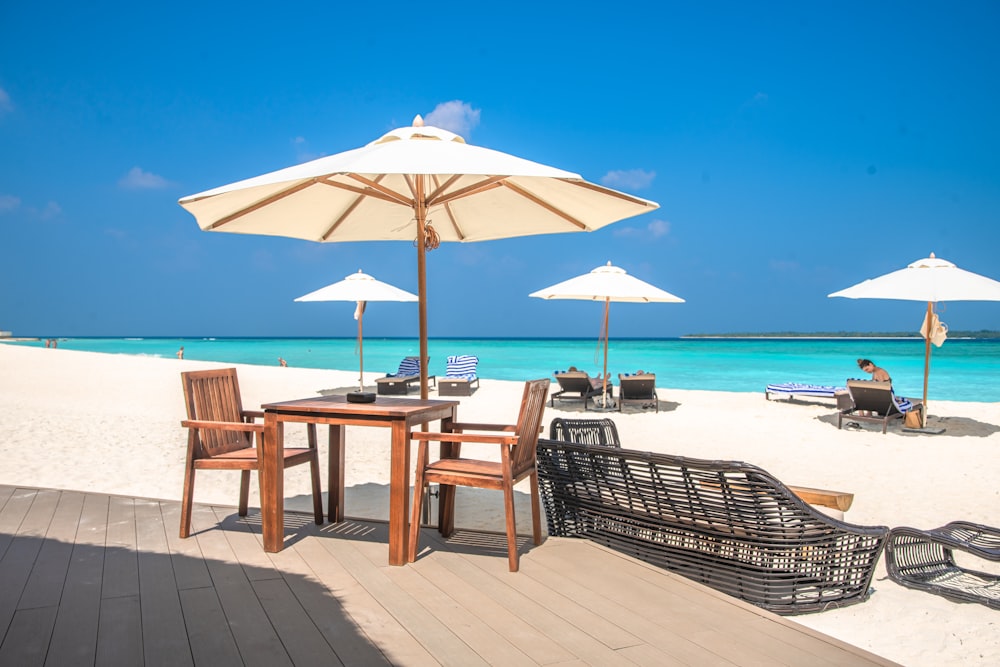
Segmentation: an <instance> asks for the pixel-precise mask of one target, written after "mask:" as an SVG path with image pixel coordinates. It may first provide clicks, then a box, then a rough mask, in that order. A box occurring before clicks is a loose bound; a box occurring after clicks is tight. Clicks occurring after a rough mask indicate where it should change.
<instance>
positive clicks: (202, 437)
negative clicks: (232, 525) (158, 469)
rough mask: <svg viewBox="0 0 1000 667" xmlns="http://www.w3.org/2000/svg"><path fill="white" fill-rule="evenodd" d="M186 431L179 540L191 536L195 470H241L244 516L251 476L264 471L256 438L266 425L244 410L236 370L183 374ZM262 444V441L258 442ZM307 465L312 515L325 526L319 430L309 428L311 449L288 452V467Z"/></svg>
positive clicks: (225, 369) (286, 452)
mask: <svg viewBox="0 0 1000 667" xmlns="http://www.w3.org/2000/svg"><path fill="white" fill-rule="evenodd" d="M181 383H182V384H183V385H184V404H185V405H186V407H187V415H188V418H187V419H186V420H184V421H182V422H181V426H184V427H187V429H188V448H187V464H186V468H185V470H184V495H183V496H182V499H181V532H180V535H181V537H182V538H183V537H188V536H189V535H190V534H191V505H192V503H193V501H194V476H195V471H196V470H240V471H241V472H242V476H241V479H240V505H239V513H240V516H246V515H247V502H248V499H249V496H250V471H251V470H260V467H261V461H260V459H259V452H260V449H259V447H254V446H253V445H254V434H257V438H261V437H263V433H264V425H263V424H258V423H254V419H255V418H263V416H264V413H263V412H259V411H251V410H244V409H243V403H242V401H241V400H240V387H239V383H238V382H237V380H236V369H235V368H222V369H218V370H207V371H189V372H187V373H181ZM258 445H259V442H258ZM300 463H308V464H309V465H310V467H311V468H312V471H311V472H312V494H313V512H314V514H315V515H316V523H317V524H322V523H323V498H322V494H321V491H320V486H319V455H318V451H317V449H316V431H315V427H314V426H312V425H310V430H309V447H308V448H292V447H286V448H285V450H284V467H285V468H288V467H291V466H294V465H298V464H300Z"/></svg>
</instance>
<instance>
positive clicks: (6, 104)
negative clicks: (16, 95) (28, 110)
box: [0, 88, 14, 113]
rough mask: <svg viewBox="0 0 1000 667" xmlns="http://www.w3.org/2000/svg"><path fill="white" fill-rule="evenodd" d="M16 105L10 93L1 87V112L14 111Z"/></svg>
mask: <svg viewBox="0 0 1000 667" xmlns="http://www.w3.org/2000/svg"><path fill="white" fill-rule="evenodd" d="M13 110H14V105H13V104H11V101H10V95H8V94H7V91H6V90H4V89H3V88H0V113H4V112H7V111H13Z"/></svg>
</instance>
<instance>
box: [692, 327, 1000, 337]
mask: <svg viewBox="0 0 1000 667" xmlns="http://www.w3.org/2000/svg"><path fill="white" fill-rule="evenodd" d="M920 337H921V336H920V334H919V333H915V332H913V331H868V332H864V331H815V332H812V333H806V332H802V331H773V332H746V333H723V334H718V333H716V334H708V333H694V334H684V335H683V336H681V338H920ZM948 337H949V338H983V339H989V338H1000V331H990V330H989V329H980V330H979V331H957V330H950V331H948Z"/></svg>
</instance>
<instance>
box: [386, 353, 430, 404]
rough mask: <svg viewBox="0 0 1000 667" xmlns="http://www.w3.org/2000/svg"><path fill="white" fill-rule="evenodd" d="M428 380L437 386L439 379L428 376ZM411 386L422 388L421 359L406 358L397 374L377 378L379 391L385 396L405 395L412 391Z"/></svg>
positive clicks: (400, 364) (387, 374)
mask: <svg viewBox="0 0 1000 667" xmlns="http://www.w3.org/2000/svg"><path fill="white" fill-rule="evenodd" d="M427 380H428V382H430V381H433V384H434V385H435V386H436V385H437V378H436V377H435V376H434V375H428V376H427ZM410 385H416V386H417V387H419V386H420V357H404V358H403V360H402V361H401V362H399V369H398V370H397V371H396V372H395V373H386V375H385V377H380V378H375V386H376V388H377V391H378V393H379V394H383V395H385V394H405V393H407V392H408V391H409V390H410Z"/></svg>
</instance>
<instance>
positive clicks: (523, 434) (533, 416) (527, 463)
mask: <svg viewBox="0 0 1000 667" xmlns="http://www.w3.org/2000/svg"><path fill="white" fill-rule="evenodd" d="M550 384H551V383H550V382H549V381H548V379H544V378H543V379H541V380H530V381H528V382H525V383H524V395H523V397H522V398H521V411H520V414H519V415H518V418H517V431H516V433H517V447H515V448H514V457H513V459H512V460H511V468H512V470H513V472H514V474H515V475H517V474H518V473H519V472H520V471H522V470H526V469H528V468H533V467H534V465H535V447H537V446H538V436H539V432H540V430H541V428H542V415H543V414H544V413H545V401H546V398H547V397H548V394H549V385H550Z"/></svg>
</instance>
